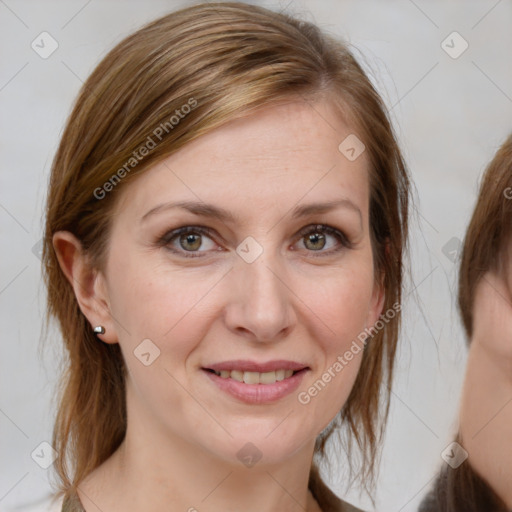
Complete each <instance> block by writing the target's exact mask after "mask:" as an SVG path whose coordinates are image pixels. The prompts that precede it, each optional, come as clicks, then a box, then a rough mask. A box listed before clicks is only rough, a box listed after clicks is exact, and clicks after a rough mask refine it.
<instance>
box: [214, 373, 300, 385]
mask: <svg viewBox="0 0 512 512" xmlns="http://www.w3.org/2000/svg"><path fill="white" fill-rule="evenodd" d="M215 374H216V375H218V376H219V377H221V378H223V379H229V378H232V379H233V380H236V381H238V382H244V383H245V384H274V383H275V382H278V381H281V380H283V379H287V378H289V377H291V376H292V375H293V370H276V371H275V372H265V373H259V372H241V371H239V370H232V371H229V370H221V371H220V372H215Z"/></svg>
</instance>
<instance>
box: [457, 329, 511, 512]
mask: <svg viewBox="0 0 512 512" xmlns="http://www.w3.org/2000/svg"><path fill="white" fill-rule="evenodd" d="M484 346H485V344H484V345H483V344H482V343H480V342H479V340H475V339H473V340H472V342H471V348H470V351H469V357H468V363H467V370H466V377H465V381H464V387H463V393H462V402H461V410H460V433H461V439H462V444H463V446H464V448H465V449H466V451H467V452H468V454H469V457H468V461H469V463H470V464H471V466H472V467H473V469H474V470H475V471H476V472H477V473H478V474H479V475H480V476H481V477H482V478H483V479H484V480H486V481H487V482H488V484H489V485H490V486H491V487H492V488H493V490H494V491H495V492H496V494H498V496H500V498H501V499H502V500H503V501H504V502H505V504H506V505H507V507H512V475H511V473H510V461H511V460H512V434H511V430H510V425H512V372H510V371H507V368H506V367H503V366H500V365H499V364H496V363H497V362H496V361H495V360H494V359H493V358H492V356H491V355H490V354H489V353H488V352H487V351H486V350H485V348H483V347H484ZM508 370H510V369H508Z"/></svg>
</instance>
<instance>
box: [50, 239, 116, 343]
mask: <svg viewBox="0 0 512 512" xmlns="http://www.w3.org/2000/svg"><path fill="white" fill-rule="evenodd" d="M53 247H54V249H55V253H56V255H57V259H58V261H59V265H60V268H61V270H62V272H63V273H64V275H65V276H66V278H67V280H68V281H69V283H70V284H71V286H72V288H73V291H74V293H75V297H76V300H77V302H78V305H79V307H80V310H81V311H82V313H83V314H84V315H85V317H86V318H87V320H88V321H89V323H90V325H91V331H92V330H93V329H94V327H96V326H98V325H101V326H104V332H103V333H101V332H100V333H97V336H98V338H100V339H101V340H102V341H104V342H106V343H117V336H116V331H115V328H114V325H113V320H112V315H111V313H110V308H109V305H108V304H109V302H108V296H107V292H106V287H105V286H104V279H103V275H102V274H101V273H100V272H99V271H98V270H97V269H95V268H93V267H92V265H91V264H90V261H89V259H88V258H87V256H86V255H85V254H84V251H83V249H82V244H81V243H80V241H79V240H78V239H77V238H76V237H75V236H74V235H73V234H72V233H70V232H68V231H58V232H56V233H55V234H54V235H53Z"/></svg>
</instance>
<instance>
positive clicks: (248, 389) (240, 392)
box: [203, 368, 308, 404]
mask: <svg viewBox="0 0 512 512" xmlns="http://www.w3.org/2000/svg"><path fill="white" fill-rule="evenodd" d="M203 371H204V372H205V373H206V375H207V376H208V377H209V378H210V379H211V380H212V381H213V382H214V383H215V384H216V385H217V386H218V387H219V388H220V389H221V390H222V391H225V392H226V393H228V394H229V395H231V396H233V397H235V398H237V399H238V400H240V401H242V402H245V403H247V404H268V403H271V402H276V401H277V400H280V399H281V398H283V397H285V396H287V395H289V394H290V393H293V392H294V391H295V390H296V389H297V388H298V387H299V385H300V383H301V381H302V378H303V377H304V375H305V374H306V372H307V371H308V369H307V368H304V369H303V370H300V371H298V372H296V373H294V374H293V375H292V376H291V377H288V378H287V379H283V380H280V381H276V382H275V383H274V384H245V383H244V382H238V381H237V380H234V379H232V378H228V379H224V378H222V377H219V376H218V375H216V374H215V373H213V372H209V371H208V370H203Z"/></svg>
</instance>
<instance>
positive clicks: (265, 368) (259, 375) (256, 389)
mask: <svg viewBox="0 0 512 512" xmlns="http://www.w3.org/2000/svg"><path fill="white" fill-rule="evenodd" d="M201 370H202V371H203V372H204V374H205V375H206V376H207V377H209V380H210V382H212V383H213V384H215V386H216V387H217V389H220V390H221V391H223V392H225V393H227V394H229V395H230V396H231V397H234V398H236V399H237V400H240V401H242V402H245V403H247V404H265V403H271V402H275V401H277V400H280V399H281V398H284V397H285V396H287V395H290V394H291V393H292V392H293V391H295V390H296V389H297V387H298V386H299V385H300V383H301V381H302V379H303V377H304V375H305V374H306V373H307V372H308V371H310V368H309V366H306V365H304V364H300V363H296V362H293V361H271V362H268V363H256V362H253V361H240V360H238V361H226V362H224V363H217V364H212V365H209V366H208V367H203V368H201Z"/></svg>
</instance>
